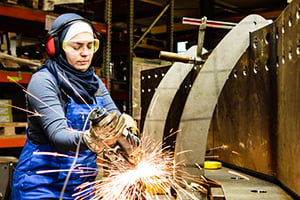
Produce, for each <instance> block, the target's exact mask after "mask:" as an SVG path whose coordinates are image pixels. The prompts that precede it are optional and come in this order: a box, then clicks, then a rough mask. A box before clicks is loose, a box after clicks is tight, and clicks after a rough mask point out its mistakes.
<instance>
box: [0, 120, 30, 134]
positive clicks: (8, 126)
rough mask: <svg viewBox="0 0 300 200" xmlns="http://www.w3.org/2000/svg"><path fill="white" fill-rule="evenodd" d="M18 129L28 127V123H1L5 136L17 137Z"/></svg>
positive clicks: (0, 126)
mask: <svg viewBox="0 0 300 200" xmlns="http://www.w3.org/2000/svg"><path fill="white" fill-rule="evenodd" d="M16 127H24V128H26V127H27V122H0V128H3V130H4V131H3V136H13V135H16Z"/></svg>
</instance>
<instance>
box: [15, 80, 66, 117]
mask: <svg viewBox="0 0 300 200" xmlns="http://www.w3.org/2000/svg"><path fill="white" fill-rule="evenodd" d="M10 81H13V82H14V83H16V84H17V85H18V86H20V87H21V88H22V89H23V91H24V92H25V93H26V94H28V95H30V96H31V97H33V98H35V99H36V100H38V101H39V102H41V103H42V104H44V105H45V106H47V107H48V108H50V109H51V110H52V111H54V112H55V113H56V114H58V115H59V116H61V117H63V118H65V116H63V115H62V114H60V113H59V112H57V111H56V110H54V109H53V108H52V107H51V106H49V105H48V104H46V103H45V102H43V101H42V100H41V99H39V98H38V97H37V96H35V95H34V94H32V93H31V92H29V91H28V90H27V89H26V88H25V87H24V86H23V85H21V84H20V83H18V82H17V81H15V80H13V79H10ZM11 107H14V108H17V109H19V110H22V111H25V112H28V113H31V114H33V115H31V116H29V117H32V116H40V117H42V116H45V115H43V114H40V113H38V112H37V111H35V112H32V111H28V110H25V109H23V108H19V107H16V106H12V105H11ZM65 119H66V118H65ZM66 120H67V119H66Z"/></svg>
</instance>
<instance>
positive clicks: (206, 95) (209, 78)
mask: <svg viewBox="0 0 300 200" xmlns="http://www.w3.org/2000/svg"><path fill="white" fill-rule="evenodd" d="M267 24H268V21H267V20H265V19H264V18H263V17H261V16H259V15H249V16H247V17H246V18H244V19H243V20H242V21H241V22H240V23H238V24H237V25H236V26H235V27H234V28H233V29H232V30H231V31H230V32H229V33H228V34H227V35H226V36H225V37H224V38H223V40H222V41H221V42H220V43H219V44H218V45H217V47H216V48H215V49H214V50H213V52H212V53H211V54H210V56H209V57H208V59H207V60H206V62H205V64H204V65H203V68H202V70H201V71H200V73H199V75H198V76H197V78H196V80H195V81H194V84H193V87H192V88H191V91H190V93H189V96H188V98H187V101H186V104H185V107H184V110H183V113H182V116H181V121H180V125H179V129H181V132H180V134H178V135H177V139H176V146H175V152H182V151H186V150H192V151H190V152H186V153H184V154H179V155H178V156H176V160H177V161H182V160H184V161H185V166H187V167H186V169H185V171H186V172H188V173H189V174H191V175H199V174H201V173H202V172H200V171H199V169H198V168H196V166H195V163H197V164H200V165H202V164H203V163H204V157H205V151H206V141H207V135H208V129H209V126H210V122H211V119H212V116H213V112H214V109H215V106H216V104H217V100H218V97H219V95H220V93H221V90H222V88H223V87H224V85H225V83H226V80H227V79H228V76H229V75H230V73H231V71H232V69H233V68H234V66H235V64H236V63H237V62H238V60H239V59H240V57H241V56H242V54H243V53H244V52H245V51H246V49H247V48H248V46H249V39H250V35H249V32H252V31H255V30H257V29H259V28H261V27H263V26H265V25H267Z"/></svg>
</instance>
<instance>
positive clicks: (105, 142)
mask: <svg viewBox="0 0 300 200" xmlns="http://www.w3.org/2000/svg"><path fill="white" fill-rule="evenodd" d="M98 111H100V110H98ZM95 113H96V114H95V116H91V121H92V124H91V127H90V129H89V130H87V131H85V132H84V134H83V140H84V142H85V144H86V145H87V146H88V148H89V149H90V150H91V151H93V152H95V153H100V152H102V151H103V150H104V149H105V148H110V147H113V146H114V145H115V144H116V142H117V140H118V139H119V137H120V136H121V135H122V133H123V131H124V129H125V127H126V123H125V117H124V115H119V114H118V113H117V112H116V111H113V112H111V113H108V112H107V111H106V110H103V109H102V110H101V113H99V112H97V110H96V111H95ZM92 115H93V113H92Z"/></svg>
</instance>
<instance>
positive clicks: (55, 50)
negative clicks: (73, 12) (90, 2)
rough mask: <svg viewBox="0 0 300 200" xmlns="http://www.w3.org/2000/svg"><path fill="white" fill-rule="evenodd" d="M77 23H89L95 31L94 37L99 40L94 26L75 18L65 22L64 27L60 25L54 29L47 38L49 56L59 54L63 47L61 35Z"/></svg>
mask: <svg viewBox="0 0 300 200" xmlns="http://www.w3.org/2000/svg"><path fill="white" fill-rule="evenodd" d="M77 21H83V22H86V23H88V24H89V25H90V26H91V27H92V29H93V31H94V33H95V34H94V37H95V38H96V39H97V34H98V32H97V31H96V29H95V28H94V26H93V25H92V23H91V22H90V21H89V20H87V19H84V18H75V19H71V20H69V21H66V22H64V23H63V24H62V25H60V26H59V27H57V28H55V29H53V30H52V31H50V32H48V34H47V36H46V45H45V46H46V51H47V53H48V55H49V56H56V55H58V54H59V52H60V49H61V45H60V41H59V33H60V32H61V31H63V30H64V29H65V28H66V27H68V26H70V25H72V24H74V23H75V22H77Z"/></svg>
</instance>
